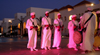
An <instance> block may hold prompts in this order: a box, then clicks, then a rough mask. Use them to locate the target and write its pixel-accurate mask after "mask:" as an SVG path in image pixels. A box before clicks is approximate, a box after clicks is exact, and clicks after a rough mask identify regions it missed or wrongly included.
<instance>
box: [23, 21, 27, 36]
mask: <svg viewBox="0 0 100 55" xmlns="http://www.w3.org/2000/svg"><path fill="white" fill-rule="evenodd" d="M25 32H26V22H24V23H23V34H25Z"/></svg>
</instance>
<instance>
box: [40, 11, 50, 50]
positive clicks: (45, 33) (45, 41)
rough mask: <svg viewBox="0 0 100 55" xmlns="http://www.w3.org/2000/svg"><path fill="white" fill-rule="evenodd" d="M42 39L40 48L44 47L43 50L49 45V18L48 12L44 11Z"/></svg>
mask: <svg viewBox="0 0 100 55" xmlns="http://www.w3.org/2000/svg"><path fill="white" fill-rule="evenodd" d="M41 25H42V32H43V33H42V40H41V48H42V49H43V48H45V50H50V47H51V34H52V33H51V29H50V25H51V19H50V18H49V12H48V11H46V12H45V17H43V18H42V24H41Z"/></svg>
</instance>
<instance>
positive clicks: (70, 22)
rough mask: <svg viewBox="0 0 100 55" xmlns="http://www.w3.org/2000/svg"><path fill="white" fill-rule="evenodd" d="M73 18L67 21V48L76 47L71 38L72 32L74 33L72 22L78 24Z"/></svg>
mask: <svg viewBox="0 0 100 55" xmlns="http://www.w3.org/2000/svg"><path fill="white" fill-rule="evenodd" d="M72 21H73V20H71V21H69V23H68V29H69V43H68V48H75V47H76V43H75V42H74V40H73V34H74V24H75V25H77V26H79V24H78V22H77V21H73V22H74V24H73V22H72Z"/></svg>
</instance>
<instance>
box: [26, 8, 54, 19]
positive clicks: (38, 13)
mask: <svg viewBox="0 0 100 55" xmlns="http://www.w3.org/2000/svg"><path fill="white" fill-rule="evenodd" d="M51 10H52V9H46V8H36V7H30V8H28V9H26V13H27V16H29V15H30V13H31V12H35V13H36V18H40V17H43V16H45V12H46V11H51Z"/></svg>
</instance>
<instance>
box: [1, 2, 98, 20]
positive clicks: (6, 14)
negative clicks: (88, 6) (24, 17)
mask: <svg viewBox="0 0 100 55" xmlns="http://www.w3.org/2000/svg"><path fill="white" fill-rule="evenodd" d="M81 1H83V0H0V20H2V19H3V18H14V14H15V13H18V12H20V13H26V9H27V8H29V7H40V8H50V9H55V8H58V9H59V8H61V7H63V6H66V5H68V4H69V5H72V6H74V5H76V4H77V3H79V2H81ZM87 1H90V2H93V3H95V4H98V3H99V0H87Z"/></svg>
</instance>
